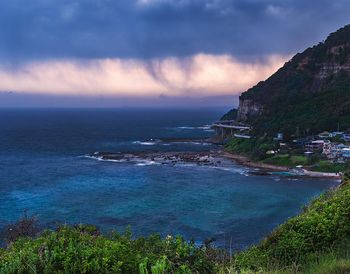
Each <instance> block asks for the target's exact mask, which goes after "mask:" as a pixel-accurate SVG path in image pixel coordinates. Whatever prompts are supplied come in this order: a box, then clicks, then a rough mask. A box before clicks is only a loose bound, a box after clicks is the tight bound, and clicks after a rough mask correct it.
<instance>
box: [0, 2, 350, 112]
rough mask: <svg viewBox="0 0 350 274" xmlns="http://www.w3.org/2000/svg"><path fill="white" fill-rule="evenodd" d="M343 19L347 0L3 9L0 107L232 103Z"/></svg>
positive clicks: (8, 5)
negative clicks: (101, 100) (104, 101)
mask: <svg viewBox="0 0 350 274" xmlns="http://www.w3.org/2000/svg"><path fill="white" fill-rule="evenodd" d="M349 14H350V1H349V0H336V1H334V0H318V1H314V0H98V1H96V0H75V1H74V0H73V1H72V0H31V1H28V0H2V1H1V3H0V91H2V96H1V98H2V99H1V100H2V101H3V102H5V103H4V104H5V106H6V104H7V105H11V106H12V105H13V102H16V100H17V99H18V98H24V99H23V100H22V101H23V102H24V104H25V102H27V101H28V102H29V101H30V100H27V99H28V98H29V97H27V96H30V94H32V97H31V98H32V99H33V100H36V99H35V98H39V97H40V98H44V99H40V100H41V101H40V100H39V101H40V103H39V104H42V105H43V104H44V103H43V102H45V100H46V99H45V98H47V96H53V97H54V98H58V97H59V96H63V97H64V98H69V96H71V97H72V98H73V97H74V98H75V99H74V100H76V98H83V97H84V98H85V99H86V98H90V99H88V100H89V102H92V101H93V99H91V98H96V96H97V97H98V96H102V97H104V96H107V97H108V98H117V97H119V98H124V99H121V100H126V99H125V98H137V97H138V98H141V97H142V98H148V99H147V100H150V98H151V97H152V96H153V97H152V98H158V99H159V98H160V99H159V100H163V99H162V98H195V97H196V98H203V97H204V98H213V97H212V96H218V97H220V96H221V97H220V98H227V97H226V96H237V95H238V94H240V93H241V92H243V91H244V90H246V89H247V88H249V87H250V86H252V85H254V84H256V83H257V82H259V81H261V80H264V79H266V78H267V77H268V76H269V75H271V74H272V73H273V72H274V71H276V69H278V67H280V66H282V65H283V63H284V62H285V61H287V60H288V58H290V57H291V56H292V55H293V54H295V53H297V52H299V51H302V50H303V49H305V48H306V47H309V46H312V45H314V44H315V43H318V42H319V41H322V40H323V39H325V38H326V36H327V35H328V34H329V33H330V32H333V31H336V30H337V29H338V28H340V27H342V26H343V25H345V24H348V23H350V20H349ZM9 92H10V93H9ZM12 92H14V93H12ZM13 94H15V95H13ZM235 98H236V97H235ZM4 99H6V100H10V101H11V102H10V101H6V100H4ZM85 99H84V100H85ZM158 99H157V100H158ZM183 100H184V101H188V100H187V99H183ZM39 101H38V102H39ZM131 101H132V100H131ZM131 101H130V102H131ZM163 101H164V100H163ZM167 101H169V100H168V99H167ZM6 102H10V103H6ZM62 102H63V101H62ZM64 102H66V101H64ZM0 105H1V104H0ZM2 105H3V104H2Z"/></svg>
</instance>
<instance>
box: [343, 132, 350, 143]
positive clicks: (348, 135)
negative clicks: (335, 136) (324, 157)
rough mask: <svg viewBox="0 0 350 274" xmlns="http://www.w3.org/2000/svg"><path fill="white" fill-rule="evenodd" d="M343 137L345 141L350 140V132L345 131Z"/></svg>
mask: <svg viewBox="0 0 350 274" xmlns="http://www.w3.org/2000/svg"><path fill="white" fill-rule="evenodd" d="M342 139H343V140H344V141H345V142H350V133H344V134H343V136H342Z"/></svg>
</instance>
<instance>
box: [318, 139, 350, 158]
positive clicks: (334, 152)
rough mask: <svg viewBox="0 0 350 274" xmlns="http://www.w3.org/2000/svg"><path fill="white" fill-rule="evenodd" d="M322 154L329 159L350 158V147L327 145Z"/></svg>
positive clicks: (334, 144)
mask: <svg viewBox="0 0 350 274" xmlns="http://www.w3.org/2000/svg"><path fill="white" fill-rule="evenodd" d="M322 153H323V154H324V155H326V157H327V158H328V159H339V158H343V157H344V158H350V147H349V146H346V145H344V144H336V143H325V144H324V146H323V151H322Z"/></svg>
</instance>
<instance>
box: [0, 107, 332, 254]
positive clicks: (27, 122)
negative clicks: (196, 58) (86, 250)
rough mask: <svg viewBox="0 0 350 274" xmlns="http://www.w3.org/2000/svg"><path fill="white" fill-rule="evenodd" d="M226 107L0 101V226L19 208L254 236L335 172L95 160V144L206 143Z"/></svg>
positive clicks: (156, 229) (111, 147) (223, 240)
mask: <svg viewBox="0 0 350 274" xmlns="http://www.w3.org/2000/svg"><path fill="white" fill-rule="evenodd" d="M225 111H226V109H213V108H211V109H204V110H203V109H202V110H200V109H172V110H169V109H167V110H165V109H116V110H113V109H104V110H102V109H95V110H94V109H17V110H15V109H8V110H0V228H4V227H5V226H6V225H7V224H9V223H11V222H14V221H16V220H17V219H18V218H19V217H20V216H21V215H22V214H23V211H24V210H27V211H28V212H29V214H33V215H36V216H37V218H38V219H39V221H40V223H41V225H42V226H44V227H53V226H54V225H55V224H56V223H61V224H62V223H69V224H75V223H90V224H94V225H96V226H98V227H99V228H100V229H101V230H102V231H105V232H107V231H110V230H118V231H124V230H125V228H126V227H127V226H130V227H131V230H132V232H133V233H134V235H135V236H139V235H143V236H147V235H149V234H152V233H160V234H161V235H163V236H166V235H168V234H171V235H175V234H181V235H183V236H184V237H185V238H186V239H195V240H196V242H198V243H200V242H201V241H203V240H205V239H208V238H215V239H216V245H217V246H221V247H229V246H230V247H231V248H232V249H241V248H244V247H246V246H248V245H250V244H252V243H256V242H258V241H259V240H260V239H261V238H262V237H263V236H264V235H266V234H267V233H268V232H270V231H271V230H272V229H273V228H274V227H276V226H277V225H278V224H280V223H282V222H283V221H285V220H286V219H287V218H288V217H291V216H293V215H295V214H298V213H299V212H300V211H301V208H302V206H303V205H305V204H306V203H308V202H309V201H310V200H311V199H312V198H313V197H315V196H317V195H319V194H320V193H322V192H324V191H325V190H326V189H328V188H330V187H332V186H335V185H336V182H335V181H332V180H320V179H309V178H302V179H301V178H298V179H296V178H288V177H285V176H278V175H269V176H257V175H251V174H250V173H249V171H250V170H249V168H246V167H242V166H240V165H237V164H234V163H232V164H229V165H225V166H221V167H220V166H219V167H208V166H198V165H195V164H190V165H189V164H178V165H159V164H156V163H154V162H152V161H151V162H142V163H135V162H130V163H129V162H111V161H97V160H95V159H92V158H88V157H84V156H85V155H87V154H91V153H94V152H97V151H99V152H122V153H128V152H131V153H132V152H145V151H207V150H209V149H216V147H215V146H214V145H210V144H207V143H201V142H197V141H193V142H191V141H190V140H183V141H179V142H166V141H164V140H166V139H167V138H187V139H190V138H206V137H210V136H212V134H213V132H212V131H211V130H210V127H208V125H209V124H210V123H212V122H214V121H215V120H216V119H218V118H219V117H220V116H221V115H222V114H223V113H224V112H225Z"/></svg>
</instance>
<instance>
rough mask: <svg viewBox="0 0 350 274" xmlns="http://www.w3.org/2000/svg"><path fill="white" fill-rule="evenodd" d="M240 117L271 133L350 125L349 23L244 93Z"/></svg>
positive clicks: (239, 111)
mask: <svg viewBox="0 0 350 274" xmlns="http://www.w3.org/2000/svg"><path fill="white" fill-rule="evenodd" d="M237 119H238V120H239V121H240V122H248V123H251V124H252V125H254V126H255V128H256V130H257V131H258V132H260V133H263V132H266V133H270V134H273V133H275V132H277V131H279V132H284V133H285V134H286V135H292V134H293V133H295V132H296V131H297V130H298V132H299V133H301V134H302V133H305V134H306V133H313V132H319V131H322V130H333V129H334V130H335V129H336V128H337V126H338V123H339V125H340V127H341V128H342V129H347V128H350V25H347V26H345V27H343V28H341V29H339V30H338V31H337V32H335V33H332V34H330V35H329V37H328V38H327V40H326V41H325V42H323V43H319V44H318V45H316V46H314V47H312V48H308V49H307V50H305V51H304V52H303V53H299V54H296V55H295V56H294V57H293V58H292V59H291V60H290V61H289V62H287V63H286V64H285V65H284V66H283V67H282V68H281V69H279V70H278V71H277V72H276V73H275V74H273V75H272V76H271V77H270V78H268V79H267V80H266V81H263V82H260V83H258V84H257V85H256V86H254V87H252V88H250V89H249V90H247V91H246V92H244V93H243V94H242V95H241V96H240V103H239V109H238V117H237Z"/></svg>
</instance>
